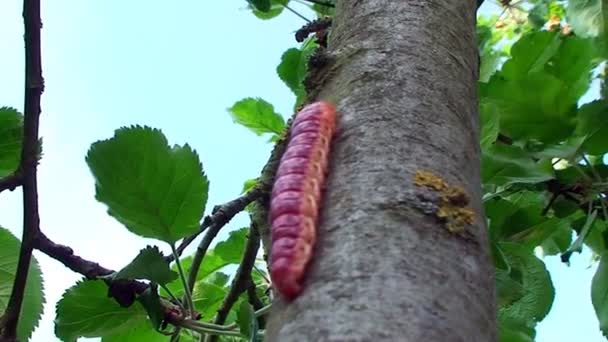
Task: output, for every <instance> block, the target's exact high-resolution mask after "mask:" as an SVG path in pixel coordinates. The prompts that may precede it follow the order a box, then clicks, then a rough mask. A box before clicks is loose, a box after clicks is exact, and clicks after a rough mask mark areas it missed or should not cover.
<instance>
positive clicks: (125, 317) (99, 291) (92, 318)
mask: <svg viewBox="0 0 608 342" xmlns="http://www.w3.org/2000/svg"><path fill="white" fill-rule="evenodd" d="M144 318H145V312H144V310H142V308H141V306H140V305H131V306H130V307H128V308H123V307H121V306H120V305H119V304H118V303H117V302H116V301H114V300H113V299H112V298H110V297H108V287H107V285H106V284H105V283H104V282H103V281H102V280H87V281H80V282H78V283H76V285H74V286H72V287H71V288H69V289H68V290H67V291H66V292H64V294H63V297H62V298H61V300H59V302H58V303H57V307H56V318H55V335H57V337H59V338H60V339H61V340H62V341H68V342H74V341H76V339H78V338H79V337H100V336H104V335H109V334H114V333H118V332H121V331H126V330H129V329H131V328H133V327H134V325H135V324H136V323H137V322H138V321H141V320H142V319H144Z"/></svg>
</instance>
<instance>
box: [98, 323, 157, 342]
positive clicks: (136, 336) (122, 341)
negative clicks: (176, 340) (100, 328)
mask: <svg viewBox="0 0 608 342" xmlns="http://www.w3.org/2000/svg"><path fill="white" fill-rule="evenodd" d="M140 341H141V342H144V341H145V342H167V341H168V338H167V336H165V335H163V334H161V333H158V332H156V331H154V329H153V328H152V326H151V325H150V322H149V321H148V320H146V319H145V318H144V319H141V320H138V321H134V322H133V323H132V325H131V326H130V328H129V329H128V330H123V331H120V332H116V333H113V334H109V335H105V336H103V337H102V338H101V342H140Z"/></svg>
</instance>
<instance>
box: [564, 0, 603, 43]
mask: <svg viewBox="0 0 608 342" xmlns="http://www.w3.org/2000/svg"><path fill="white" fill-rule="evenodd" d="M602 1H603V0H569V1H568V10H567V12H566V14H567V18H568V23H569V24H570V25H571V26H572V29H573V30H574V32H575V33H576V34H577V35H578V36H581V37H597V36H599V35H600V34H602V33H605V32H606V25H607V24H608V23H606V18H607V17H608V13H606V11H608V8H606V5H605V3H602Z"/></svg>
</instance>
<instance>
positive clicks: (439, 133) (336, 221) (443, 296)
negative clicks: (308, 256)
mask: <svg viewBox="0 0 608 342" xmlns="http://www.w3.org/2000/svg"><path fill="white" fill-rule="evenodd" d="M475 12H476V1H475V0H400V1H397V0H342V1H338V3H337V8H336V13H337V15H336V18H335V19H334V26H333V28H332V31H331V37H330V42H329V48H328V53H329V55H330V56H331V57H332V58H333V62H332V65H331V67H330V68H328V69H327V75H328V77H327V80H326V82H325V83H324V84H323V85H322V86H321V92H320V94H319V98H322V99H328V100H330V101H332V102H334V103H335V104H336V105H337V107H338V112H339V119H338V132H337V135H336V138H335V140H334V145H333V153H332V157H331V159H332V161H331V168H330V175H329V179H328V184H327V192H326V195H325V200H324V204H323V209H322V214H321V222H320V227H319V239H318V242H317V248H316V251H315V259H314V261H313V262H312V265H311V266H310V268H309V270H308V275H307V280H306V282H305V290H304V292H303V293H302V295H301V296H300V297H298V298H297V299H296V300H295V301H293V302H292V303H284V302H280V301H279V303H277V305H275V307H274V309H273V313H272V315H271V319H270V322H269V326H268V329H267V341H281V342H283V341H298V342H301V341H412V342H414V341H415V342H418V341H424V342H434V341H441V342H444V341H455V342H456V341H463V342H465V341H466V342H472V341H474V342H477V341H478V342H492V341H496V339H497V337H496V320H495V310H496V307H495V293H494V277H493V274H494V271H493V266H492V263H491V259H490V256H489V248H488V243H487V231H486V224H485V218H484V215H483V210H482V205H481V186H480V151H479V143H478V141H479V138H478V136H479V126H478V120H477V119H478V113H477V68H478V59H477V48H476V43H475V41H476V39H475ZM421 170H429V171H432V172H433V173H435V174H437V175H439V176H440V177H441V178H442V179H444V180H445V181H446V182H447V183H450V184H454V185H459V186H461V187H463V188H464V190H465V192H466V193H467V194H468V195H469V196H470V198H471V202H470V203H469V204H468V205H469V206H471V207H472V208H473V209H474V213H475V220H474V223H473V224H471V225H467V226H466V227H465V228H464V229H465V231H464V233H453V232H450V231H449V230H448V229H447V227H446V224H445V222H442V221H441V220H439V219H438V218H437V217H435V216H433V215H428V214H425V213H424V212H423V210H421V208H422V207H423V205H421V203H422V202H424V201H426V199H424V198H423V197H422V198H421V197H419V196H416V195H413V194H416V193H418V192H419V191H420V188H419V187H417V186H416V185H415V184H414V182H413V179H414V175H415V174H416V172H417V171H421Z"/></svg>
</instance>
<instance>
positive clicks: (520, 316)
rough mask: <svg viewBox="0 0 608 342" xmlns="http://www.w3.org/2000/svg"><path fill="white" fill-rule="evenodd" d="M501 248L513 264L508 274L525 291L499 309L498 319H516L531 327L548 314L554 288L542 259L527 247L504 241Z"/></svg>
mask: <svg viewBox="0 0 608 342" xmlns="http://www.w3.org/2000/svg"><path fill="white" fill-rule="evenodd" d="M501 247H502V250H503V251H504V252H505V255H506V256H507V258H508V260H509V264H510V265H511V267H512V270H511V275H510V276H511V277H512V278H513V279H516V280H518V281H519V282H520V283H521V284H522V286H523V289H524V291H525V294H524V295H523V296H522V297H521V298H520V299H519V300H516V301H515V302H513V303H512V304H510V305H507V306H504V307H501V308H500V309H499V310H498V316H499V320H501V321H502V320H508V321H514V322H519V323H521V324H522V325H524V326H527V327H529V328H534V326H535V325H536V323H537V322H540V321H542V320H543V318H545V316H546V315H547V314H548V313H549V310H550V309H551V305H552V304H553V298H554V296H555V290H554V288H553V284H552V282H551V277H550V275H549V272H547V269H546V268H545V264H544V263H543V262H542V260H540V259H538V258H537V257H536V256H534V254H533V252H532V251H531V250H529V249H528V248H522V247H521V246H518V245H517V244H512V243H503V244H501Z"/></svg>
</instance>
